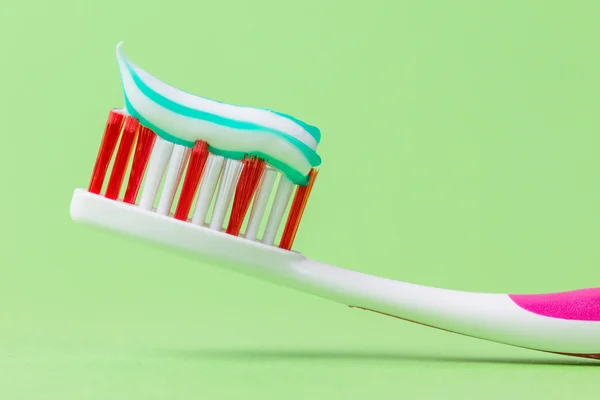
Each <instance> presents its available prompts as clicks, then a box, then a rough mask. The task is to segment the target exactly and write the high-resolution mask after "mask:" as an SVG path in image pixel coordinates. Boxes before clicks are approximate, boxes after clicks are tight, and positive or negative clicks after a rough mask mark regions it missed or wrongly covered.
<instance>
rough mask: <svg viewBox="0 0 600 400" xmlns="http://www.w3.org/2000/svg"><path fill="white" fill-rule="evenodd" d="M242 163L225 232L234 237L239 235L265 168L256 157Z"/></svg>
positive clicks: (262, 162)
mask: <svg viewBox="0 0 600 400" xmlns="http://www.w3.org/2000/svg"><path fill="white" fill-rule="evenodd" d="M242 162H243V167H242V173H241V174H240V178H239V180H238V184H237V187H236V188H235V196H234V198H233V206H232V207H231V216H230V217H229V224H228V225H227V230H226V232H227V233H229V234H230V235H234V236H237V235H239V234H240V230H241V229H242V224H243V223H244V218H245V217H246V213H247V212H248V208H249V207H250V202H251V201H252V197H254V193H255V192H256V188H257V187H258V183H259V182H260V178H261V177H262V174H263V172H264V170H265V167H266V163H265V162H264V161H263V160H261V159H260V158H256V157H246V158H244V160H243V161H242Z"/></svg>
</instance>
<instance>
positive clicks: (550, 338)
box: [294, 260, 600, 358]
mask: <svg viewBox="0 0 600 400" xmlns="http://www.w3.org/2000/svg"><path fill="white" fill-rule="evenodd" d="M294 271H295V273H296V274H298V275H299V277H302V280H303V281H304V284H306V285H308V286H309V287H311V288H312V290H311V291H312V292H314V293H315V294H318V295H321V296H323V297H329V298H331V299H332V300H336V301H339V302H343V303H345V304H348V305H349V306H352V307H357V308H362V309H366V310H370V311H375V312H379V313H382V314H386V315H390V316H394V317H397V318H401V319H404V320H407V321H411V322H416V323H420V324H423V325H427V326H430V327H434V328H439V329H443V330H446V331H450V332H454V333H459V334H463V335H467V336H472V337H477V338H481V339H486V340H491V341H495V342H500V343H504V344H510V345H513V346H518V347H525V348H529V349H534V350H541V351H546V352H553V353H561V354H569V355H579V356H583V357H592V358H600V289H598V288H594V289H582V290H576V291H570V292H563V293H552V294H534V295H508V294H495V293H473V292H461V291H454V290H447V289H438V288H433V287H428V286H422V285H415V284H411V283H405V282H399V281H395V280H391V279H386V278H380V277H376V276H372V275H366V274H362V273H359V272H355V271H350V270H346V269H343V268H338V267H333V266H329V265H325V264H322V263H318V262H315V261H311V260H302V261H298V262H296V263H295V264H294Z"/></svg>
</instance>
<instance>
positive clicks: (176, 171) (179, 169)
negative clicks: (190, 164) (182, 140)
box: [156, 145, 188, 215]
mask: <svg viewBox="0 0 600 400" xmlns="http://www.w3.org/2000/svg"><path fill="white" fill-rule="evenodd" d="M187 155H188V148H187V147H185V146H181V145H175V147H174V148H173V154H172V155H171V161H170V162H169V169H168V170H167V176H166V177H165V183H164V185H163V190H162V194H161V195H160V200H159V202H158V208H157V210H156V212H157V213H158V214H161V215H169V212H170V211H171V205H172V204H173V199H174V198H175V193H176V192H177V187H178V186H179V181H180V180H181V175H182V174H183V170H184V168H185V161H186V157H187Z"/></svg>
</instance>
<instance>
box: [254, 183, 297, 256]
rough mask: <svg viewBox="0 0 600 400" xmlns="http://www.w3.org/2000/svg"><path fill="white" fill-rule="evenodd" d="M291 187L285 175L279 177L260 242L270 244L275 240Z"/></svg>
mask: <svg viewBox="0 0 600 400" xmlns="http://www.w3.org/2000/svg"><path fill="white" fill-rule="evenodd" d="M292 189H294V184H293V183H292V181H290V180H289V179H288V178H287V177H286V176H285V175H282V176H281V179H279V185H277V192H276V193H275V200H274V201H273V207H271V213H270V214H269V219H268V220H267V226H266V227H265V234H264V235H263V239H262V242H263V243H264V244H268V245H272V244H273V242H275V237H276V236H277V232H278V231H279V225H280V224H281V220H282V219H283V214H284V213H285V210H286V208H287V205H288V203H289V201H290V197H291V196H292Z"/></svg>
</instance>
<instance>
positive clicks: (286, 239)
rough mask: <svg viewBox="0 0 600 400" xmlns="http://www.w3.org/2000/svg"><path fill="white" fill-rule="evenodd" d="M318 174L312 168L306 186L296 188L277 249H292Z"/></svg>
mask: <svg viewBox="0 0 600 400" xmlns="http://www.w3.org/2000/svg"><path fill="white" fill-rule="evenodd" d="M318 173H319V170H317V169H314V168H313V169H311V170H310V172H309V174H308V179H309V180H308V185H306V186H298V187H297V188H296V194H295V195H294V200H293V201H292V206H291V208H290V212H289V214H288V219H287V222H286V224H285V228H284V229H283V235H282V236H281V242H280V243H279V247H281V248H282V249H285V250H291V248H292V244H293V243H294V239H295V238H296V232H297V231H298V227H299V226H300V220H301V219H302V214H303V213H304V209H305V208H306V203H307V202H308V197H309V196H310V192H311V191H312V188H313V185H314V183H315V180H316V179H317V175H318Z"/></svg>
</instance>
